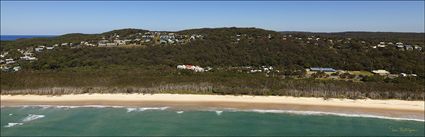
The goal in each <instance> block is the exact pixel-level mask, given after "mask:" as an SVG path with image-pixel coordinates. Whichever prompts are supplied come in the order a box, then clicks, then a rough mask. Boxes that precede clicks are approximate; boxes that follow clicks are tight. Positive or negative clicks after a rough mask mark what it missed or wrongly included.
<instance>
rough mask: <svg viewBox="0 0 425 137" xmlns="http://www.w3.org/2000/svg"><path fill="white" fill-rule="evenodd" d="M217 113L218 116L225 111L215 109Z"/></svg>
mask: <svg viewBox="0 0 425 137" xmlns="http://www.w3.org/2000/svg"><path fill="white" fill-rule="evenodd" d="M215 113H216V114H217V116H220V115H221V113H223V111H220V110H217V111H215Z"/></svg>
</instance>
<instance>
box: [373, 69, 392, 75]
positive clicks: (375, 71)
mask: <svg viewBox="0 0 425 137" xmlns="http://www.w3.org/2000/svg"><path fill="white" fill-rule="evenodd" d="M372 72H373V73H375V74H378V75H389V74H390V72H388V71H386V70H383V69H379V70H372Z"/></svg>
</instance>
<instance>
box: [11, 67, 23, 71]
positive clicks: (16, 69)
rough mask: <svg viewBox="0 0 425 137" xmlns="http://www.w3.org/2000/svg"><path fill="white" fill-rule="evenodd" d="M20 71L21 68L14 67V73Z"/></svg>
mask: <svg viewBox="0 0 425 137" xmlns="http://www.w3.org/2000/svg"><path fill="white" fill-rule="evenodd" d="M19 70H21V67H20V66H16V67H13V71H19Z"/></svg>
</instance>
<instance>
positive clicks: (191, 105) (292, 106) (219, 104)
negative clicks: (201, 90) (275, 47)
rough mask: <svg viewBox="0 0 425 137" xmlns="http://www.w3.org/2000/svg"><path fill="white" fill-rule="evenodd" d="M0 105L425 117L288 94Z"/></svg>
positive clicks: (413, 104) (417, 110)
mask: <svg viewBox="0 0 425 137" xmlns="http://www.w3.org/2000/svg"><path fill="white" fill-rule="evenodd" d="M0 101H1V106H2V107H13V106H46V105H47V106H79V107H84V106H86V107H87V106H106V107H113V106H122V107H164V106H167V107H171V108H174V109H205V108H222V109H228V108H231V109H238V110H260V111H266V112H267V110H268V111H279V112H322V113H323V114H343V115H368V116H379V117H387V118H391V119H392V118H394V119H397V118H403V119H417V120H422V121H423V120H424V119H425V118H424V117H425V115H424V113H425V108H424V106H425V105H424V103H425V102H424V101H404V100H371V99H361V100H351V99H327V100H324V99H323V98H313V97H289V96H245V95H244V96H233V95H194V94H70V95H61V96H47V95H1V99H0Z"/></svg>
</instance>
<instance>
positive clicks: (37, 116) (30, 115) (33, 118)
mask: <svg viewBox="0 0 425 137" xmlns="http://www.w3.org/2000/svg"><path fill="white" fill-rule="evenodd" d="M44 117H45V116H44V115H35V114H29V115H28V116H27V117H25V118H24V119H22V122H30V121H33V120H36V119H40V118H44Z"/></svg>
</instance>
